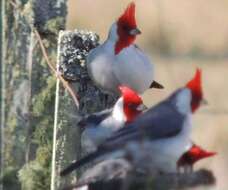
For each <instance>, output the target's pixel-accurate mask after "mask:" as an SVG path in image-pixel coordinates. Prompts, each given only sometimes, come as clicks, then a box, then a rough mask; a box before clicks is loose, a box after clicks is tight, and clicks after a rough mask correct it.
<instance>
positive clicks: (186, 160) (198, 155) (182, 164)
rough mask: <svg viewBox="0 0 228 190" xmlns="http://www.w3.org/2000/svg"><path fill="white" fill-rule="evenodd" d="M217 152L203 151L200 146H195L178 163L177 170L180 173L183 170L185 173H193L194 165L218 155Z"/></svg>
mask: <svg viewBox="0 0 228 190" xmlns="http://www.w3.org/2000/svg"><path fill="white" fill-rule="evenodd" d="M216 154H217V153H216V152H209V151H207V150H204V149H202V148H201V147H200V146H198V145H196V144H193V145H192V146H191V147H190V148H189V150H187V151H186V152H185V153H184V154H183V155H182V156H181V157H180V158H179V160H178V162H177V170H178V171H179V172H180V171H181V169H182V168H183V171H184V172H185V173H187V172H190V173H191V172H192V171H193V165H194V164H195V163H196V162H197V161H199V160H201V159H204V158H208V157H211V156H214V155H216Z"/></svg>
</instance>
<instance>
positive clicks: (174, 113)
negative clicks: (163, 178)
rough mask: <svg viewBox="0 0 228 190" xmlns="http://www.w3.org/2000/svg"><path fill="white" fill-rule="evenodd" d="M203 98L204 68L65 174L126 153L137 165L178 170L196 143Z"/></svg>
mask: <svg viewBox="0 0 228 190" xmlns="http://www.w3.org/2000/svg"><path fill="white" fill-rule="evenodd" d="M202 100H203V93H202V88H201V71H200V70H199V69H197V71H196V74H195V76H194V78H193V79H192V80H191V81H189V82H188V83H187V85H186V86H185V87H183V88H180V89H178V90H176V91H175V92H174V93H173V94H172V95H171V96H169V97H168V98H167V99H165V100H164V101H162V102H161V103H159V104H157V105H156V106H154V107H152V108H150V109H148V111H146V112H144V113H143V114H140V115H139V116H138V117H137V118H136V119H135V121H134V122H132V123H131V124H128V125H127V126H125V127H123V128H122V129H119V130H118V131H116V132H114V134H112V136H110V137H109V138H108V139H106V140H105V141H104V142H103V143H102V144H101V145H100V146H99V147H98V148H97V151H95V152H93V153H91V154H89V155H87V156H85V157H84V158H82V159H80V160H78V161H76V162H74V163H72V164H70V166H68V167H67V168H66V169H64V170H63V171H62V172H61V175H62V176H64V175H67V174H68V173H70V172H71V171H73V170H74V169H77V168H79V167H80V166H82V165H84V164H86V163H88V162H90V161H93V160H96V161H100V160H104V159H108V158H110V157H122V156H126V154H128V155H130V157H131V158H132V160H133V161H132V162H133V163H134V162H135V163H136V165H137V164H138V163H141V164H142V165H143V164H145V167H146V168H148V169H149V168H150V169H151V170H154V171H158V172H165V173H170V172H176V164H177V162H178V159H179V158H180V157H181V155H182V154H183V153H184V152H186V150H188V149H189V147H190V146H191V145H192V142H191V139H190V132H191V128H192V113H193V112H195V111H196V110H197V108H199V106H200V104H201V102H202ZM148 164H149V165H148ZM149 166H150V167H149Z"/></svg>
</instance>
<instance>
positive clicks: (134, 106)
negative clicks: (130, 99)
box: [128, 103, 138, 109]
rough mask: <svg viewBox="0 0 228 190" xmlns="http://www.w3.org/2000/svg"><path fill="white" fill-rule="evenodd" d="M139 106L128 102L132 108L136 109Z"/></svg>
mask: <svg viewBox="0 0 228 190" xmlns="http://www.w3.org/2000/svg"><path fill="white" fill-rule="evenodd" d="M137 106H138V105H136V104H133V103H129V104H128V107H129V108H130V109H136V108H137Z"/></svg>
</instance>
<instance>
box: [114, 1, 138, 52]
mask: <svg viewBox="0 0 228 190" xmlns="http://www.w3.org/2000/svg"><path fill="white" fill-rule="evenodd" d="M140 33H141V32H140V30H139V29H138V28H137V25H136V20H135V3H134V2H131V3H130V4H129V5H128V7H127V9H126V10H125V12H124V13H123V14H122V15H121V16H120V18H119V19H118V21H117V34H118V37H119V38H118V41H117V43H116V46H115V54H118V53H119V52H120V51H121V50H122V49H123V48H125V47H127V46H129V45H130V44H132V43H133V42H134V40H135V38H136V35H137V34H140Z"/></svg>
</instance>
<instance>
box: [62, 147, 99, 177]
mask: <svg viewBox="0 0 228 190" xmlns="http://www.w3.org/2000/svg"><path fill="white" fill-rule="evenodd" d="M102 153H103V151H95V152H93V153H90V154H89V155H87V156H85V157H84V158H82V159H80V160H78V161H74V162H73V163H71V164H70V165H69V166H67V167H66V168H65V169H63V170H62V171H61V172H60V176H65V175H68V174H69V173H71V172H72V171H73V170H77V169H78V168H80V167H81V166H83V165H85V164H87V163H89V162H90V161H93V160H95V159H96V158H98V157H99V156H100V155H101V154H102Z"/></svg>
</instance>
